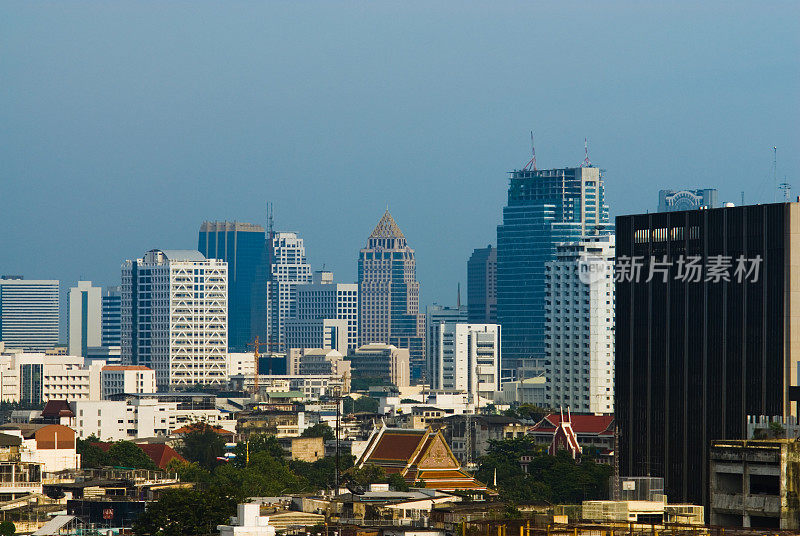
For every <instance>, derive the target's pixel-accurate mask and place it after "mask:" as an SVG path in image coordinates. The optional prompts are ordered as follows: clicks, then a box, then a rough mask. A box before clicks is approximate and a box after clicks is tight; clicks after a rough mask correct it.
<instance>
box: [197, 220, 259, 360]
mask: <svg viewBox="0 0 800 536" xmlns="http://www.w3.org/2000/svg"><path fill="white" fill-rule="evenodd" d="M197 249H198V250H199V251H200V253H202V254H203V255H205V256H206V258H209V259H220V260H223V261H226V262H227V263H228V347H229V348H230V349H231V350H234V351H239V352H245V351H248V344H249V343H251V342H253V339H254V338H255V337H256V335H258V337H259V338H260V340H261V342H266V341H267V274H268V266H267V263H268V260H267V243H266V233H265V232H264V228H263V227H261V226H260V225H253V224H251V223H241V222H208V221H207V222H203V224H202V225H201V226H200V238H199V240H198V245H197ZM249 348H252V347H249Z"/></svg>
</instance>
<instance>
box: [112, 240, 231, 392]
mask: <svg viewBox="0 0 800 536" xmlns="http://www.w3.org/2000/svg"><path fill="white" fill-rule="evenodd" d="M227 350H228V265H227V263H225V262H224V261H220V260H217V259H206V258H205V257H204V256H203V255H202V254H201V253H200V252H199V251H193V250H159V249H154V250H151V251H148V252H147V253H146V254H145V256H144V258H141V259H137V260H135V261H126V262H125V264H123V266H122V361H123V363H124V364H126V365H144V366H146V367H149V368H151V369H153V370H154V371H155V372H156V385H157V386H158V389H159V390H167V389H170V388H173V387H185V386H192V385H210V384H220V383H223V382H225V380H226V376H225V372H226V357H227Z"/></svg>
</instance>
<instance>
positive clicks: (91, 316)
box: [67, 281, 103, 357]
mask: <svg viewBox="0 0 800 536" xmlns="http://www.w3.org/2000/svg"><path fill="white" fill-rule="evenodd" d="M101 293H102V291H101V289H100V287H93V286H92V282H91V281H78V286H77V287H72V288H71V289H69V341H68V347H67V352H68V353H69V355H79V356H82V357H86V355H87V353H88V352H87V349H88V348H89V347H92V346H100V345H101V341H102V323H103V321H102V310H103V307H102V299H101Z"/></svg>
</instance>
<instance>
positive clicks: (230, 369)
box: [225, 352, 256, 378]
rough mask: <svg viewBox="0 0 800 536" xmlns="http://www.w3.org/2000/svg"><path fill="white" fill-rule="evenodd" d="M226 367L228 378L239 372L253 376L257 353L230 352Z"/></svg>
mask: <svg viewBox="0 0 800 536" xmlns="http://www.w3.org/2000/svg"><path fill="white" fill-rule="evenodd" d="M225 369H226V372H225V374H226V375H227V377H228V378H230V377H231V376H236V375H237V374H244V375H250V376H252V375H253V372H254V371H255V369H256V360H255V354H254V353H253V352H228V359H227V361H226V366H225Z"/></svg>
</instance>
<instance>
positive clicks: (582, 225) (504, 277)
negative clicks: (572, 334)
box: [497, 165, 611, 377]
mask: <svg viewBox="0 0 800 536" xmlns="http://www.w3.org/2000/svg"><path fill="white" fill-rule="evenodd" d="M609 232H611V226H610V225H609V223H608V206H607V205H606V204H605V193H604V190H603V179H602V176H601V173H600V169H599V168H596V167H593V166H591V165H589V166H585V167H577V168H563V169H540V170H536V169H533V170H527V169H523V170H519V171H512V172H511V173H510V184H509V187H508V204H507V206H506V207H504V208H503V223H502V224H501V225H499V226H498V227H497V322H498V323H499V324H501V325H502V326H503V341H502V352H503V364H504V368H505V369H506V370H508V371H509V372H510V375H511V376H512V377H513V376H515V375H516V371H517V369H519V368H520V367H529V366H530V367H535V366H536V364H537V360H542V359H544V357H545V262H547V261H549V260H551V259H553V258H554V255H555V249H556V244H558V243H559V242H569V241H574V240H579V239H580V238H581V237H584V236H592V235H598V234H606V233H609Z"/></svg>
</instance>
